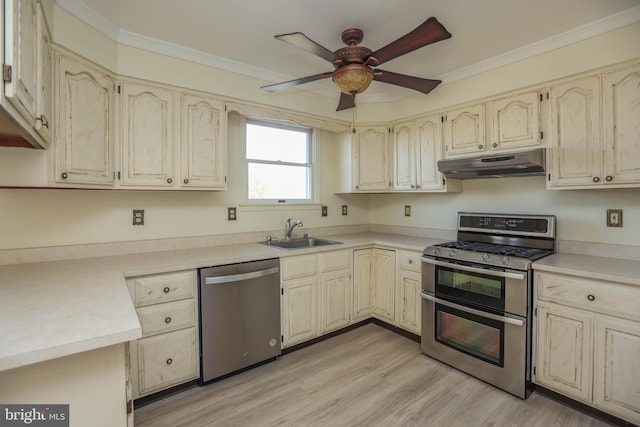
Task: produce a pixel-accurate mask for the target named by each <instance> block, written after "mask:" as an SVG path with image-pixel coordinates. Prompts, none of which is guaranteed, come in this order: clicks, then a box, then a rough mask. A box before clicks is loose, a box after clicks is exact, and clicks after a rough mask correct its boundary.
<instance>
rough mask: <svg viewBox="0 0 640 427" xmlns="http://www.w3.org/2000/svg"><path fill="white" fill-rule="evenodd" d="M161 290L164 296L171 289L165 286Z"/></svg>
mask: <svg viewBox="0 0 640 427" xmlns="http://www.w3.org/2000/svg"><path fill="white" fill-rule="evenodd" d="M163 290H164V293H165V294H168V293H169V291H170V290H171V289H169V287H168V286H165V287H164V289H163Z"/></svg>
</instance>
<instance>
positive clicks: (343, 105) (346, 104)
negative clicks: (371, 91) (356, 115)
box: [336, 92, 356, 111]
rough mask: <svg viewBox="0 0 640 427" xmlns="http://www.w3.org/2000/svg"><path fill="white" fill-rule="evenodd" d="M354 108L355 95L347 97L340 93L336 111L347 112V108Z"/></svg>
mask: <svg viewBox="0 0 640 427" xmlns="http://www.w3.org/2000/svg"><path fill="white" fill-rule="evenodd" d="M355 106H356V96H355V95H347V94H346V93H344V92H340V102H339V103H338V108H336V111H342V110H348V109H349V108H353V107H355Z"/></svg>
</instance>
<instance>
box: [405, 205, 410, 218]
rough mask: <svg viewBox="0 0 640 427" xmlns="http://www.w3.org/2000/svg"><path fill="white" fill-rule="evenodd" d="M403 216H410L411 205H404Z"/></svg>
mask: <svg viewBox="0 0 640 427" xmlns="http://www.w3.org/2000/svg"><path fill="white" fill-rule="evenodd" d="M404 216H411V205H404Z"/></svg>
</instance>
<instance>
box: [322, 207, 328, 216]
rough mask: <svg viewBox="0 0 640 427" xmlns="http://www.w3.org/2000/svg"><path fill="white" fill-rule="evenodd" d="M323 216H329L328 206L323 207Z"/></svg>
mask: <svg viewBox="0 0 640 427" xmlns="http://www.w3.org/2000/svg"><path fill="white" fill-rule="evenodd" d="M321 215H322V216H327V207H326V206H323V207H322V214H321Z"/></svg>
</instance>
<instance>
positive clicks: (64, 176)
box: [60, 172, 69, 179]
mask: <svg viewBox="0 0 640 427" xmlns="http://www.w3.org/2000/svg"><path fill="white" fill-rule="evenodd" d="M60 176H61V177H62V179H67V178H68V177H69V175H68V174H67V173H66V172H62V174H61V175H60Z"/></svg>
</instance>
